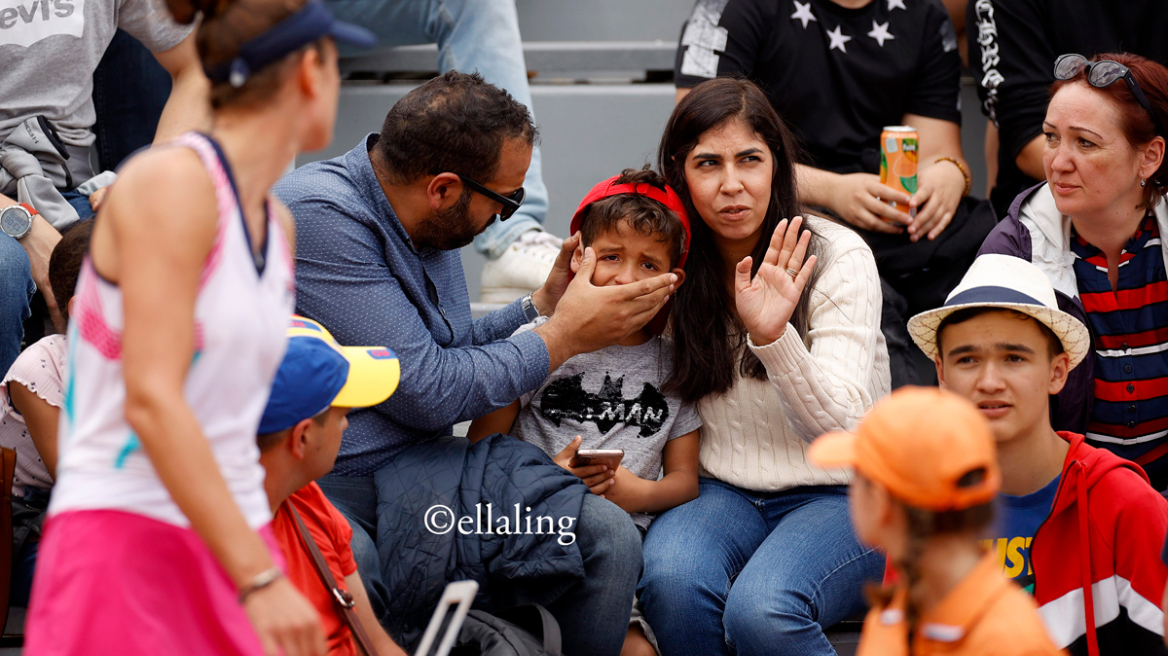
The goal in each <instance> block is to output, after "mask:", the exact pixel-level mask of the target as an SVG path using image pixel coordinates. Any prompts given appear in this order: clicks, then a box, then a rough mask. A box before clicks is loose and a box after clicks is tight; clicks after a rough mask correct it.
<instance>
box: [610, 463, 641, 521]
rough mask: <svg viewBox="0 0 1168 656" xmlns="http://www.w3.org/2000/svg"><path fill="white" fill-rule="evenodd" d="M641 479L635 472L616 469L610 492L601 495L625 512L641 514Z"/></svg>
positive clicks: (621, 467)
mask: <svg viewBox="0 0 1168 656" xmlns="http://www.w3.org/2000/svg"><path fill="white" fill-rule="evenodd" d="M640 482H641V479H640V478H639V477H638V476H637V475H636V474H634V473H633V472H631V471H629V470H627V469H625V468H624V466H623V465H622V466H620V467H617V468H616V475H615V476H613V479H612V481H611V484H610V485H609V488H608V491H606V492H605V493H604V494H602V495H600V496H601V497H603V498H605V499H608V500H609V501H611V502H613V503H615V504H616V505H618V506H620V509H621V510H623V511H625V512H639V509H640V507H641V505H642V504H641V486H639V485H637V484H638V483H640Z"/></svg>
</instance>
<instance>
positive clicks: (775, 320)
mask: <svg viewBox="0 0 1168 656" xmlns="http://www.w3.org/2000/svg"><path fill="white" fill-rule="evenodd" d="M801 225H803V219H802V217H798V216H797V217H795V219H794V220H793V221H790V222H788V221H787V220H786V219H783V220H782V221H780V222H779V225H778V227H777V228H775V234H774V235H773V236H772V237H771V244H770V247H769V248H767V252H766V255H765V256H763V261H762V266H760V267H759V268H758V273H757V274H755V276H754V279H753V280H751V278H750V268H751V265H752V264H753V262H752V260H751V258H750V256H749V255H748V256H746V257H745V258H743V260H742V261H741V262H739V263H738V266H737V267H736V268H735V271H734V294H735V301H736V303H737V306H738V318H739V319H741V320H742V324H743V325H744V326H745V327H746V331H747V332H748V333H749V334H750V339H751V340H752V341H753V342H754V343H755V344H756V345H758V346H766V345H767V344H770V343H771V342H773V341H775V340H777V339H778V338H780V337H782V336H783V331H784V330H786V328H787V322H789V321H790V320H791V315H792V314H794V313H795V306H797V305H798V304H799V298H800V297H801V296H802V295H803V289H804V288H805V287H806V286H807V280H808V279H809V278H810V277H811V271H812V270H813V269H815V259H816V258H815V256H814V255H812V256H811V257H807V258H806V261H804V258H805V257H806V255H807V245H808V244H809V243H810V242H811V233H810V232H804V233H803V235H802V236H799V227H800V226H801Z"/></svg>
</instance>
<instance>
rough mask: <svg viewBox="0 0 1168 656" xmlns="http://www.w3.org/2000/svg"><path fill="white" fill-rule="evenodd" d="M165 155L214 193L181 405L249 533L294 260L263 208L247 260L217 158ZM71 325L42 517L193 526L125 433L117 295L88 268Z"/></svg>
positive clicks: (266, 512) (197, 145)
mask: <svg viewBox="0 0 1168 656" xmlns="http://www.w3.org/2000/svg"><path fill="white" fill-rule="evenodd" d="M173 143H174V145H176V146H183V147H187V148H190V149H192V150H194V151H195V153H197V154H198V156H199V158H200V159H201V160H202V162H203V165H204V166H205V167H206V169H207V173H208V175H210V176H211V180H212V181H213V182H214V185H215V196H216V199H217V201H218V210H219V225H218V233H217V235H216V237H215V242H214V245H213V246H212V248H211V252H210V253H209V254H208V255H207V259H206V262H205V263H204V264H203V271H202V276H201V279H200V285H199V291H198V296H197V298H196V301H195V351H194V358H193V359H192V361H191V366H190V369H189V370H188V372H187V377H186V383H185V385H184V388H183V395H184V397H185V399H186V402H187V404H188V405H189V406H190V408H191V410H192V411H193V412H194V414H195V416H196V417H197V418H198V420H199V425H200V426H201V427H202V430H203V435H204V436H205V437H206V439H207V442H208V443H209V444H210V446H211V451H212V453H213V454H214V456H215V460H216V462H217V463H218V464H219V471H220V472H221V473H222V475H223V478H224V479H225V480H226V481H227V486H228V488H229V489H230V490H231V494H232V495H233V496H234V498H235V502H236V503H237V504H238V505H239V508H240V509H241V510H242V511H243V514H244V517H245V518H246V519H247V522H248V524H249V525H251V526H252V528H259V527H261V526H263V525H264V524H266V523H268V522H269V521H271V518H272V515H271V511H270V509H269V505H268V499H267V495H266V494H265V492H264V470H263V468H262V467H261V466H260V464H259V449H258V448H257V447H256V429H257V427H258V426H259V421H260V416H261V414H262V413H263V410H264V406H265V404H266V403H267V399H268V393H269V391H270V390H271V385H272V379H273V377H274V376H275V375H276V369H277V368H278V367H279V365H280V360H281V359H282V358H283V357H284V349H285V346H286V345H287V338H286V337H285V331H286V330H287V327H288V319H289V315H291V313H292V310H293V308H294V305H295V299H296V291H295V283H294V281H293V276H292V254H291V253H290V252H289V249H288V241H287V238H286V237H285V234H284V230H283V229H282V228H281V227H280V224H279V222H278V221H277V220H276V219H275V214H274V212H273V211H272V209H271V206H270V203H269V207H268V222H267V243H266V245H265V246H264V248H263V249H262V250H261V251H260V252H261V255H262V258H255V259H253V257H252V248H251V245H250V239H249V236H248V233H247V229H246V227H245V225H244V221H243V215H242V213H241V211H240V208H239V203H238V201H237V199H236V193H235V185H234V181H233V179H232V177H231V172H230V169H229V168H228V166H227V164H226V163H225V159H224V158H223V154H222V151H220V150H219V147H218V146H217V145H216V144H215V143H214V142H213V141H212V140H211V139H210V138H208V137H206V136H203V135H200V134H195V133H188V134H185V135H183V136H181V137H179V138H178V139H177V140H175V141H174V142H173ZM74 298H75V299H76V301H75V302H74V304H73V307H74V312H73V313H72V318H71V320H70V322H69V340H68V342H69V360H68V365H69V366H68V373H67V378H66V383H65V402H64V407H63V411H62V413H61V421H60V429H59V433H60V435H59V444H60V461H59V463H58V465H57V485H56V487H55V488H54V489H53V497H52V501H51V502H50V504H49V514H50V515H53V514H56V513H61V512H65V511H70V510H88V509H116V510H124V511H128V512H133V513H138V514H141V515H145V516H148V517H152V518H155V519H158V520H161V521H164V522H168V523H170V524H174V525H177V526H181V527H186V526H189V525H190V522H189V521H188V520H187V518H186V516H185V515H184V514H183V513H182V511H181V510H180V509H179V507H178V506H177V505H176V504H175V503H174V500H173V499H172V498H171V496H170V492H168V491H167V489H166V486H164V485H163V484H162V481H161V480H160V479H159V478H158V474H157V472H156V471H155V469H154V465H153V463H151V461H150V458H149V457H147V455H146V453H145V451H143V449H142V444H141V442H140V441H139V439H138V436H137V435H136V434H135V433H134V431H133V429H131V428H130V425H129V424H128V423H127V422H126V418H125V400H126V386H125V379H124V371H123V368H122V328H123V315H122V290H121V288H120V287H118V286H117V285H115V284H113V283H110V282H109V281H107V280H105V279H103V278H101V276H100V275H99V274H98V273H97V271H96V269H94V267H93V263H92V262H91V261H90V260H89V259H88V258H87V259H86V261H85V263H84V265H83V266H82V269H81V275H80V277H79V278H78V281H77V290H76V293H75V294H74Z"/></svg>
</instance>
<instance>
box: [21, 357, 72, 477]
mask: <svg viewBox="0 0 1168 656" xmlns="http://www.w3.org/2000/svg"><path fill="white" fill-rule="evenodd" d="M8 398H9V400H11V401H12V407H14V408H16V411H17V412H19V413H20V415H21V416H22V417H23V418H24V425H25V426H27V427H28V435H29V437H31V438H32V443H33V444H34V445H36V450H37V453H39V454H40V456H41V461H42V462H44V463H45V469H47V470H49V476H52V477H53V480H56V479H57V418H58V417H60V415H61V409H60V408H58V407H57V406H55V405H51V404H50V403H49V402H48V401H45V400H44V399H42V398H41V397H39V396H37V395H36V393H35V392H32V391H30V390H29V389H28V388H27V387H25V386H24V385H22V384H20V383H19V382H17V381H15V380H13V381H10V382H9V383H8Z"/></svg>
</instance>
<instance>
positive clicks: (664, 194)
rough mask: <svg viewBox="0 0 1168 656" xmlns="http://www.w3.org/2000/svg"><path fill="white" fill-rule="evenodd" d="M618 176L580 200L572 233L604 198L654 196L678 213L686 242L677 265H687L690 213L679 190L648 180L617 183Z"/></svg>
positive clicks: (574, 217)
mask: <svg viewBox="0 0 1168 656" xmlns="http://www.w3.org/2000/svg"><path fill="white" fill-rule="evenodd" d="M618 178H620V176H619V175H614V176H612V177H611V178H609V179H607V180H604V181H601V182H598V183H597V184H596V186H595V187H593V188H592V191H589V192H588V195H587V196H585V197H584V200H582V201H580V207H579V208H577V209H576V213H575V214H573V215H572V224H571V229H570V234H573V235H574V234H576V232H577V231H579V230H580V224H581V223H583V221H584V214H585V213H586V212H587V210H588V206H589V205H591V204H592V203H595V202H596V201H598V200H600V199H602V198H608V197H609V196H622V195H625V194H629V195H632V196H644V197H646V198H652V199H653V200H655V201H657V202H658V203H661V204H662V205H664V206H665V207H668V208H669V209H670V210H672V211H673V213H674V214H676V215H677V219H678V220H679V221H681V227H682V228H683V229H684V231H685V240H684V243H682V246H681V257H680V258H678V260H677V264H676V266H677V267H678V268H681V267H683V266H685V256H686V255H687V254H688V253H689V238H690V230H689V214H687V213H686V211H685V205H684V204H682V202H681V197H680V196H678V195H677V192H676V191H674V190H673V188H672V187H670V186H668V185H666V187H665V189H664V190H662V189H658V188H657V187H654V186H653V185H651V184H649V183H647V182H642V183H641V184H638V185H631V184H615V183H616V181H617V179H618Z"/></svg>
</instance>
